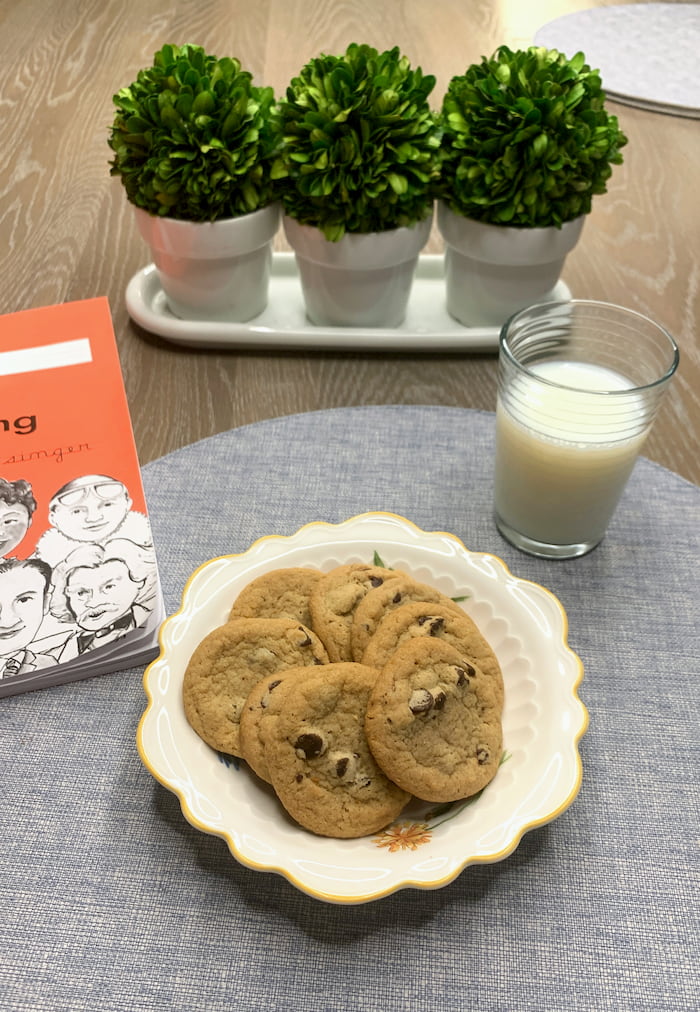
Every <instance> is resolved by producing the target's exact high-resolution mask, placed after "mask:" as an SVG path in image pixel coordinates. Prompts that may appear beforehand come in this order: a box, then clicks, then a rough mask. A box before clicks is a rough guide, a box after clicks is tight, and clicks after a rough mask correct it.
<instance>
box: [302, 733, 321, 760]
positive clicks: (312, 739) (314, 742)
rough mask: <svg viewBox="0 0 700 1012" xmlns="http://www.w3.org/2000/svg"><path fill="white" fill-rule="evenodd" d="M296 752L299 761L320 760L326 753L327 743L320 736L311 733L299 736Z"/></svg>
mask: <svg viewBox="0 0 700 1012" xmlns="http://www.w3.org/2000/svg"><path fill="white" fill-rule="evenodd" d="M294 751H295V752H296V754H297V756H298V758H299V759H318V757H319V756H321V755H323V753H324V752H325V751H326V743H325V741H324V740H323V738H322V737H321V735H320V734H315V733H314V732H313V731H309V732H306V733H305V734H300V735H299V737H298V738H297V740H296V741H295V742H294Z"/></svg>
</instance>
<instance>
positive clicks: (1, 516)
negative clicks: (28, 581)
mask: <svg viewBox="0 0 700 1012" xmlns="http://www.w3.org/2000/svg"><path fill="white" fill-rule="evenodd" d="M35 509H36V500H35V499H34V496H33V495H32V488H31V485H29V483H28V482H26V481H23V480H22V479H20V480H19V481H5V479H4V478H0V555H9V554H10V552H11V551H13V550H14V549H15V548H16V547H17V545H18V544H19V543H20V541H21V540H22V538H23V537H24V535H25V534H26V533H27V530H28V529H29V525H30V524H31V522H32V513H33V512H34V510H35Z"/></svg>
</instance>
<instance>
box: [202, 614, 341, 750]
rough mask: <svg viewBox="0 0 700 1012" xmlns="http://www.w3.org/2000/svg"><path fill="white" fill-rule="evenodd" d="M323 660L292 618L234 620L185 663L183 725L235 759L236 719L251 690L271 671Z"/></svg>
mask: <svg viewBox="0 0 700 1012" xmlns="http://www.w3.org/2000/svg"><path fill="white" fill-rule="evenodd" d="M327 661H328V654H327V653H326V650H325V648H324V646H323V644H322V643H321V641H320V640H319V638H318V637H317V636H316V635H315V633H313V632H312V631H311V630H310V629H309V628H307V627H306V626H304V625H301V623H299V622H295V621H294V620H293V619H289V618H237V619H233V620H231V621H229V622H226V623H225V624H224V625H222V626H219V627H218V628H217V629H214V630H213V631H212V632H210V633H209V635H208V636H205V638H204V639H203V640H202V642H201V643H200V644H199V645H198V646H197V647H196V649H195V651H194V653H193V654H192V657H191V658H190V661H189V664H188V665H187V668H186V670H185V675H184V679H183V685H182V699H183V704H184V707H185V715H186V717H187V720H188V721H189V723H190V724H191V726H192V727H193V728H194V730H195V731H196V732H197V734H198V735H199V736H200V738H203V739H204V741H205V742H206V743H207V744H208V745H211V747H212V748H215V749H217V750H218V751H220V752H226V753H228V754H229V755H235V756H240V755H241V752H240V740H239V721H240V715H241V710H242V709H243V704H244V703H245V700H246V699H247V697H248V694H249V693H250V690H251V689H252V688H253V686H254V685H255V684H256V683H257V682H259V681H260V679H261V678H264V677H265V676H266V675H269V674H272V673H274V672H278V671H284V670H285V669H286V668H292V667H305V666H307V665H316V664H325V663H327Z"/></svg>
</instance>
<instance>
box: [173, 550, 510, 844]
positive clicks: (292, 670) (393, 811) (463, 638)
mask: <svg viewBox="0 0 700 1012" xmlns="http://www.w3.org/2000/svg"><path fill="white" fill-rule="evenodd" d="M183 701H184V707H185V714H186V716H187V719H188V721H189V723H190V724H191V726H192V727H193V728H194V730H195V731H196V732H197V734H198V735H199V736H200V737H201V738H202V739H203V740H204V741H206V742H207V743H208V744H209V745H211V746H212V748H215V749H217V750H218V751H220V752H224V753H227V754H230V755H234V756H238V757H240V758H243V759H245V760H246V762H247V763H248V765H249V766H250V767H251V769H252V770H253V771H254V773H255V774H257V776H258V777H260V778H261V779H262V780H264V781H266V782H267V783H269V784H271V786H272V787H273V789H274V790H275V792H276V794H277V796H278V798H279V800H280V802H281V803H282V805H283V806H284V808H285V809H286V811H287V812H288V813H289V815H291V816H292V818H293V819H295V820H296V821H297V822H298V823H299V824H300V825H302V826H303V827H305V828H306V829H308V830H310V831H312V832H314V833H317V834H319V835H321V836H331V837H339V838H351V837H359V836H366V835H369V834H371V833H375V832H377V831H379V830H380V829H382V828H384V827H385V826H386V825H388V824H389V823H390V822H392V821H393V820H394V819H396V818H397V817H398V815H399V814H400V813H401V811H402V810H403V808H404V807H405V805H406V804H407V803H408V802H409V801H410V800H411V798H413V797H415V798H419V799H421V800H423V801H430V802H450V801H456V800H459V799H461V798H466V797H469V796H471V795H473V794H475V793H477V792H478V791H480V790H481V789H482V788H483V787H485V786H486V784H488V783H489V782H490V780H491V779H492V778H493V777H494V776H495V774H496V771H497V769H498V766H499V763H500V760H501V755H502V730H501V716H502V712H503V678H502V675H501V670H500V667H499V664H498V661H497V659H496V656H495V654H494V652H493V650H492V649H491V647H490V646H489V644H488V643H487V642H486V640H485V639H484V637H483V636H482V635H481V633H480V632H479V630H478V628H477V627H476V625H475V624H474V622H473V621H472V620H471V619H470V618H469V616H468V615H467V614H466V612H465V611H464V610H463V609H462V608H460V607H459V605H458V604H455V602H454V601H453V600H452V599H451V598H449V597H446V596H445V595H444V594H442V593H440V592H439V591H438V590H436V589H435V588H433V587H431V586H429V585H427V584H424V583H419V582H418V581H416V580H414V579H413V578H412V577H411V576H409V575H408V574H407V573H404V572H401V571H399V570H392V569H386V568H384V567H382V566H377V565H369V564H363V563H351V564H349V565H343V566H337V567H336V568H334V569H332V570H331V571H330V572H328V573H322V572H321V571H320V570H316V569H311V568H289V569H277V570H273V571H271V572H269V573H266V574H265V575H264V576H261V577H258V578H257V579H255V580H253V581H252V582H251V583H249V584H248V585H247V586H246V587H245V588H244V589H243V591H242V592H241V593H240V594H239V596H238V597H237V599H236V600H235V601H234V603H233V605H232V608H231V612H230V615H229V619H228V621H227V622H226V623H225V624H224V625H222V626H220V627H219V628H218V629H215V630H214V631H213V632H211V633H210V634H209V635H208V636H207V637H205V639H204V640H203V641H202V642H201V643H200V644H199V646H198V647H197V648H196V650H195V651H194V654H193V655H192V658H191V659H190V662H189V664H188V666H187V669H186V671H185V677H184V682H183Z"/></svg>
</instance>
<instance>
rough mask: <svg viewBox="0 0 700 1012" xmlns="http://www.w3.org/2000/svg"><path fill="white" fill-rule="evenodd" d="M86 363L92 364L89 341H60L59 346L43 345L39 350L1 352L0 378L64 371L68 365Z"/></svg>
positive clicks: (82, 338) (80, 339)
mask: <svg viewBox="0 0 700 1012" xmlns="http://www.w3.org/2000/svg"><path fill="white" fill-rule="evenodd" d="M85 362H92V351H91V350H90V341H89V339H88V338H87V337H80V338H77V339H76V340H75V341H59V342H58V343H57V344H43V345H40V346H39V347H37V348H19V349H17V350H16V351H0V376H12V375H15V374H17V373H24V372H40V371H43V370H44V369H63V368H64V367H65V366H67V365H82V364H83V363H85Z"/></svg>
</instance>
